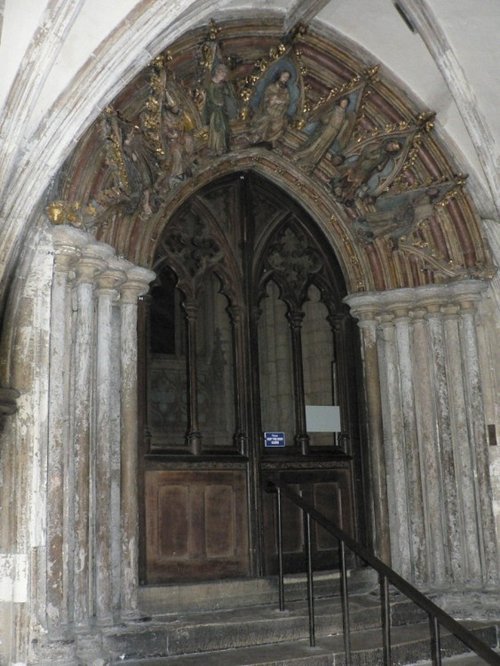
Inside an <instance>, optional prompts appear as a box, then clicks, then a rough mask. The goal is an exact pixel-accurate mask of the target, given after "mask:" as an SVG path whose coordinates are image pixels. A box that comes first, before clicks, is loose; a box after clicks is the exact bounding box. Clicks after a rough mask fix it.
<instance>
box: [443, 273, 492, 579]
mask: <svg viewBox="0 0 500 666" xmlns="http://www.w3.org/2000/svg"><path fill="white" fill-rule="evenodd" d="M467 286H468V288H467V290H465V289H464V288H462V289H459V288H455V289H454V291H455V293H456V299H457V301H458V303H459V304H460V314H459V337H460V342H461V346H462V349H463V381H464V384H465V386H464V389H465V397H466V413H467V419H468V434H469V441H470V446H469V449H468V453H469V456H468V462H469V463H470V471H469V475H468V484H467V486H468V488H469V493H468V496H467V503H466V507H465V519H466V521H467V524H466V537H467V542H468V544H469V551H468V558H467V561H468V567H469V575H471V576H472V577H474V578H475V577H477V576H478V575H479V571H478V570H477V568H478V567H477V565H478V560H479V562H480V565H481V582H482V584H483V585H484V586H486V587H491V588H493V589H495V588H497V586H498V581H499V570H498V567H499V564H498V544H497V540H496V532H495V518H494V514H493V498H492V488H491V479H490V473H489V460H488V451H487V436H486V424H485V418H484V405H483V397H482V389H481V376H480V364H479V350H478V338H477V330H476V320H475V318H476V307H477V301H478V300H479V298H480V294H481V292H482V291H483V290H484V289H485V285H484V283H472V284H471V285H467ZM460 445H461V446H462V456H464V455H465V452H464V451H463V443H462V440H461V441H460ZM472 496H473V497H472ZM473 498H474V499H473ZM474 525H475V526H476V529H477V531H475V530H474ZM478 551H479V558H478V556H477V554H478ZM474 560H475V561H474Z"/></svg>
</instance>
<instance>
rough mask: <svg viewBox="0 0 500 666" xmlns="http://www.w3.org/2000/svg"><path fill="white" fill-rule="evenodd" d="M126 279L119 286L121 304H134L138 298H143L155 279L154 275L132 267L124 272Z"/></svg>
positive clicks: (146, 270) (145, 269)
mask: <svg viewBox="0 0 500 666" xmlns="http://www.w3.org/2000/svg"><path fill="white" fill-rule="evenodd" d="M126 274H127V279H126V282H124V283H123V284H122V286H121V289H120V292H121V301H122V303H128V304H135V303H137V300H138V298H139V296H143V295H144V294H146V293H147V292H148V290H149V285H150V283H151V282H152V281H153V280H154V279H155V277H156V273H154V272H153V271H150V270H148V269H147V268H141V267H140V266H134V267H133V268H130V269H128V270H127V271H126Z"/></svg>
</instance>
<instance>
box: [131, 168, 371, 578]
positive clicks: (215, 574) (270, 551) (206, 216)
mask: <svg viewBox="0 0 500 666" xmlns="http://www.w3.org/2000/svg"><path fill="white" fill-rule="evenodd" d="M154 269H155V271H156V274H157V279H156V282H155V283H154V285H153V288H152V290H151V293H150V295H149V296H148V297H147V298H146V299H145V300H144V302H143V313H142V318H141V321H142V326H141V330H140V339H141V341H142V349H141V353H140V370H141V372H140V376H141V378H142V379H141V382H140V397H141V404H142V415H143V422H142V424H141V432H142V433H143V437H142V441H141V454H140V479H141V484H142V492H141V495H140V496H141V498H142V502H141V507H140V511H141V549H140V552H141V558H140V559H141V571H140V578H141V581H142V582H143V583H164V582H172V581H183V580H184V581H187V580H199V579H214V578H224V577H229V576H249V575H264V574H270V573H273V572H274V571H275V569H276V540H275V527H276V516H275V507H274V502H273V498H272V497H271V496H270V495H268V494H267V493H266V491H265V487H266V484H267V481H268V480H269V479H273V478H276V477H280V478H284V479H285V480H286V481H287V482H289V483H290V484H292V486H293V487H295V488H296V489H299V490H301V491H302V493H303V494H304V495H305V496H307V497H309V498H310V499H311V500H312V501H314V503H315V504H316V506H318V508H320V510H322V511H323V512H324V513H326V514H327V515H329V516H331V517H332V518H333V519H334V520H336V521H337V522H339V523H340V524H341V525H342V526H343V527H344V528H345V529H347V530H348V531H350V532H351V533H353V534H356V533H358V532H359V530H360V527H361V518H362V504H363V502H362V489H363V481H362V470H363V461H362V457H361V447H360V442H359V436H358V423H359V418H358V408H357V396H358V386H357V377H358V371H357V370H358V366H359V363H358V360H357V348H358V345H357V335H356V327H355V326H354V323H353V321H352V320H351V318H350V316H349V314H348V312H347V310H346V307H345V306H344V305H343V303H342V298H343V296H344V295H345V286H344V282H343V278H342V274H341V271H340V269H339V266H338V263H337V261H336V259H335V256H334V255H333V253H332V252H331V249H330V248H329V246H328V243H327V241H326V239H325V238H324V237H323V236H322V234H321V233H320V231H319V229H318V228H317V226H316V225H315V223H314V222H313V221H312V220H311V219H310V217H309V216H308V215H307V214H306V213H305V211H303V210H302V209H301V208H300V207H299V206H298V205H297V204H296V203H294V202H293V201H292V200H291V199H290V198H289V197H287V196H286V195H284V194H283V193H282V192H281V191H279V190H277V189H276V188H275V187H274V186H273V185H271V184H270V183H268V182H267V181H265V180H264V179H262V178H260V177H258V176H256V175H255V174H250V173H238V174H234V175H232V176H230V177H227V178H225V179H221V180H219V181H216V182H214V183H212V184H211V185H210V186H209V187H206V188H205V189H203V190H201V191H199V192H198V193H196V194H194V195H193V196H192V197H191V199H190V200H189V201H188V202H187V203H185V204H184V205H183V206H182V207H181V208H179V209H178V210H177V211H176V213H175V214H174V215H173V216H172V217H171V219H169V220H168V221H167V222H166V224H165V227H164V231H163V234H162V236H161V238H160V241H159V243H158V246H157V252H156V258H155V263H154ZM306 405H339V407H340V413H341V424H342V433H341V434H339V433H336V434H332V433H310V432H308V431H307V428H306V417H305V415H306V409H305V408H306ZM266 432H280V433H283V438H280V440H279V444H280V446H278V447H274V446H266V438H265V436H264V434H265V433H266ZM285 510H286V511H285V530H284V533H285V551H286V567H287V569H288V570H289V571H299V570H300V569H301V567H302V566H303V554H302V550H303V537H302V534H303V532H302V522H301V517H300V514H299V513H298V512H297V510H296V509H295V508H294V507H292V506H288V507H285ZM314 550H315V560H316V564H317V565H318V566H320V567H331V566H334V565H335V562H336V544H334V543H333V542H332V540H331V539H330V537H328V535H326V533H324V532H323V530H319V531H318V532H317V533H316V532H315V534H314Z"/></svg>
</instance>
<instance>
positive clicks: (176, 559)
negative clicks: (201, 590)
mask: <svg viewBox="0 0 500 666" xmlns="http://www.w3.org/2000/svg"><path fill="white" fill-rule="evenodd" d="M145 490H146V509H147V511H146V536H147V552H146V557H147V569H148V583H162V582H163V583H164V582H169V581H173V580H178V579H179V578H183V579H189V578H191V579H199V578H210V577H211V576H212V577H217V578H220V577H224V576H241V575H248V516H247V508H246V506H247V505H246V480H245V473H244V472H243V471H240V470H237V471H234V470H230V471H229V470H225V471H218V470H210V471H208V470H155V471H148V472H146V489H145Z"/></svg>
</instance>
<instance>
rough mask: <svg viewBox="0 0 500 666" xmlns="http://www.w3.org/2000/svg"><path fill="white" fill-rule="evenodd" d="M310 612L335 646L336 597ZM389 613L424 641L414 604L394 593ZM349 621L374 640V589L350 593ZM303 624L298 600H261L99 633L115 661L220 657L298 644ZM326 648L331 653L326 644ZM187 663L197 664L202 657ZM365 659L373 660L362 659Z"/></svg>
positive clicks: (396, 624) (303, 608)
mask: <svg viewBox="0 0 500 666" xmlns="http://www.w3.org/2000/svg"><path fill="white" fill-rule="evenodd" d="M315 611H316V612H315V617H316V636H317V639H318V641H320V640H321V641H322V642H323V641H324V640H327V641H328V640H334V639H338V640H339V641H340V642H339V643H338V645H340V650H341V649H342V647H341V646H342V638H341V634H342V610H341V603H340V599H339V597H333V598H324V599H317V600H316V602H315ZM391 618H392V619H391V622H392V626H393V628H394V632H401V631H402V630H404V629H408V631H410V632H411V630H412V627H419V631H422V630H423V631H424V634H425V635H426V637H427V638H426V641H427V644H428V623H427V621H426V620H427V618H426V616H425V614H423V613H422V611H420V609H418V608H417V607H416V606H415V605H414V604H412V603H411V602H408V601H405V600H403V599H400V598H395V599H393V601H392V603H391ZM424 619H425V622H424V621H423V620H424ZM350 620H351V630H352V632H353V635H354V639H355V640H356V641H358V643H359V642H360V641H361V639H362V637H363V636H364V635H365V634H367V635H368V634H369V633H370V632H372V633H373V632H374V633H373V636H375V637H376V636H377V635H378V636H379V639H377V640H379V641H380V639H381V638H380V637H381V631H380V604H379V599H378V596H377V595H375V594H362V595H351V597H350ZM308 628H309V624H308V613H307V604H306V603H305V602H304V601H300V602H293V603H290V604H288V605H287V610H286V611H284V612H280V611H279V610H278V609H277V608H276V606H275V605H273V606H269V605H267V606H255V607H248V608H245V607H242V608H235V609H231V610H218V611H210V612H199V613H180V614H171V613H169V614H165V615H156V616H155V617H154V618H153V619H152V620H151V621H148V622H145V623H140V624H136V625H129V626H127V627H124V628H123V629H122V630H116V629H114V630H108V631H106V632H104V635H103V645H104V647H105V649H106V650H107V651H108V652H109V654H110V655H111V657H112V658H113V659H115V660H117V663H118V660H119V661H120V662H122V663H123V662H124V661H130V660H133V659H139V658H146V657H148V658H153V657H162V658H166V657H168V658H169V659H173V658H174V657H179V658H180V657H181V656H182V655H192V658H193V659H194V658H195V656H196V654H197V653H203V654H205V657H206V655H207V653H214V654H215V653H216V654H220V655H222V656H224V655H225V654H227V653H228V651H234V650H235V649H237V650H241V649H250V648H251V649H253V650H255V649H257V648H258V647H259V646H260V647H262V648H263V650H264V653H265V651H266V650H267V649H270V647H269V646H274V647H273V649H274V648H276V646H279V644H281V645H283V646H285V645H287V644H290V643H297V644H298V645H300V642H301V641H302V642H303V641H307V637H308ZM422 628H423V629H422ZM419 640H420V639H419ZM495 640H496V634H495ZM318 644H319V643H318ZM375 644H376V643H374V644H373V645H372V644H371V643H370V644H369V645H370V647H371V648H372V649H375V648H374V647H373V646H374V645H375ZM266 646H267V647H266ZM460 647H461V650H459V651H462V652H463V646H460ZM329 649H330V651H331V652H332V649H331V648H329ZM336 649H337V650H338V649H339V648H338V647H337V648H336ZM238 654H239V655H240V657H241V655H242V654H243V653H241V652H238ZM315 654H316V653H315ZM332 654H333V652H332ZM360 654H361V652H360ZM305 656H308V657H309V656H310V655H305ZM240 657H238V658H240ZM421 657H422V659H425V658H427V657H428V652H427V654H426V653H425V652H424V653H423V654H422V656H421ZM182 658H187V657H182ZM168 663H170V661H169V662H168ZM173 663H176V662H173ZM179 663H180V664H181V663H184V662H179ZM186 663H187V664H189V663H191V662H186ZM193 663H199V664H201V663H203V661H194V662H193ZM228 663H231V662H228ZM234 663H238V662H234ZM256 663H260V662H256ZM262 663H266V662H265V661H264V662H262ZM304 663H307V662H304ZM360 663H365V662H360ZM366 663H367V664H368V663H376V662H369V661H367V662H366ZM406 663H409V662H406Z"/></svg>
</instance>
